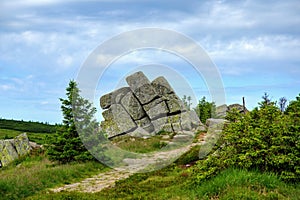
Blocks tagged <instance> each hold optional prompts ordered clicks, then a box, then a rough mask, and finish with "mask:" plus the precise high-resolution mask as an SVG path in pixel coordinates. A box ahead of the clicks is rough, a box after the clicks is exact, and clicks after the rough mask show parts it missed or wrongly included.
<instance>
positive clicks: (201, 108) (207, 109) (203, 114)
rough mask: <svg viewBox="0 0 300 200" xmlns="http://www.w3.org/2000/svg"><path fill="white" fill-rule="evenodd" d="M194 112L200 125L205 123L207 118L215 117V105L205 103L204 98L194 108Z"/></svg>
mask: <svg viewBox="0 0 300 200" xmlns="http://www.w3.org/2000/svg"><path fill="white" fill-rule="evenodd" d="M194 110H195V112H196V113H197V115H198V116H199V118H200V121H201V122H202V123H205V122H206V120H207V119H208V118H212V117H215V115H216V105H215V103H214V102H211V103H210V102H208V101H206V98H205V97H202V99H201V100H200V101H199V102H198V105H197V107H196V108H194Z"/></svg>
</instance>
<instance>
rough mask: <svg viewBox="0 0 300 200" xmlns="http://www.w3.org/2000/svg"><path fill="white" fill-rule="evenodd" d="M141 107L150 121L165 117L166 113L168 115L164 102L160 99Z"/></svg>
mask: <svg viewBox="0 0 300 200" xmlns="http://www.w3.org/2000/svg"><path fill="white" fill-rule="evenodd" d="M143 107H144V109H145V111H146V113H147V115H148V116H149V118H150V119H151V120H152V119H156V118H159V117H164V116H167V113H169V109H168V106H167V104H166V102H165V101H163V100H161V99H156V100H154V101H152V102H150V103H149V104H146V105H144V106H143Z"/></svg>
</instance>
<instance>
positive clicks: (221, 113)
mask: <svg viewBox="0 0 300 200" xmlns="http://www.w3.org/2000/svg"><path fill="white" fill-rule="evenodd" d="M227 111H228V108H227V105H226V104H224V105H221V106H218V107H216V116H217V118H224V117H225V116H226V113H227Z"/></svg>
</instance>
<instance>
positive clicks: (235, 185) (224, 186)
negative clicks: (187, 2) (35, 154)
mask: <svg viewBox="0 0 300 200" xmlns="http://www.w3.org/2000/svg"><path fill="white" fill-rule="evenodd" d="M198 148H199V147H197V146H196V147H195V148H194V149H192V150H191V151H190V152H188V153H186V154H184V155H183V156H182V157H181V158H179V159H178V160H177V161H176V162H175V163H173V164H172V165H170V166H168V167H166V168H164V169H161V170H157V171H154V172H149V173H137V174H134V175H132V176H130V177H129V178H128V179H125V180H120V181H118V182H117V183H116V186H115V187H114V188H107V189H104V190H102V191H101V192H98V193H92V194H91V193H80V192H60V193H47V192H41V193H38V194H36V195H34V196H30V197H28V199H34V200H37V199H44V200H47V199H100V200H101V199H226V200H227V199H299V196H300V186H299V184H298V185H292V184H287V183H285V182H283V181H281V180H280V179H279V178H278V177H277V176H276V175H274V174H270V173H260V172H257V171H246V170H241V169H234V168H230V169H227V170H224V171H223V172H221V173H220V174H219V175H218V176H216V177H214V178H212V179H209V180H206V181H204V182H203V183H202V184H200V185H195V184H193V183H192V180H193V178H194V177H195V176H196V174H192V172H191V171H192V170H190V169H191V168H193V167H196V166H191V168H187V167H186V165H185V164H187V162H189V160H190V159H191V158H194V155H195V152H196V151H197V150H198ZM191 160H193V159H191Z"/></svg>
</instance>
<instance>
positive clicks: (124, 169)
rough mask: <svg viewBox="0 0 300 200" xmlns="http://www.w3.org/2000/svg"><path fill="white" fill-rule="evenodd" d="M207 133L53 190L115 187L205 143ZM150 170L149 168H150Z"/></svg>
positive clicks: (93, 189) (83, 190) (89, 189)
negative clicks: (169, 148) (121, 181)
mask: <svg viewBox="0 0 300 200" xmlns="http://www.w3.org/2000/svg"><path fill="white" fill-rule="evenodd" d="M207 136H208V135H207V134H203V133H202V134H201V136H199V137H198V138H197V140H198V141H197V142H194V143H189V144H188V145H187V146H184V147H180V148H176V149H172V150H169V151H159V152H156V153H155V154H151V156H144V157H142V158H139V159H126V160H124V162H125V163H127V165H126V166H121V167H118V168H114V169H111V170H109V171H107V172H103V173H100V174H97V175H95V176H92V177H89V178H86V179H84V180H82V181H80V182H77V183H72V184H68V185H64V186H62V187H58V188H52V189H50V191H52V192H61V191H78V192H87V193H94V192H99V191H101V190H102V189H104V188H108V187H114V186H115V183H116V181H118V180H122V179H126V178H128V177H129V176H130V175H132V174H134V173H140V172H145V170H146V171H147V169H149V167H151V166H157V163H159V162H160V161H165V160H172V159H173V160H174V159H176V158H178V157H179V156H180V155H182V154H184V153H185V152H187V151H189V150H190V149H191V148H192V147H193V146H196V145H203V144H205V143H206V138H209V137H207ZM148 171H149V170H148Z"/></svg>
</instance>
